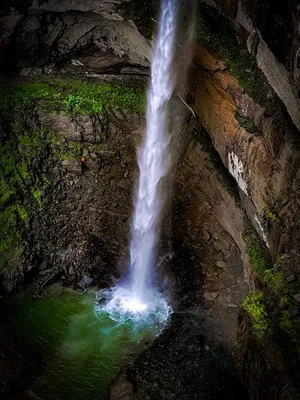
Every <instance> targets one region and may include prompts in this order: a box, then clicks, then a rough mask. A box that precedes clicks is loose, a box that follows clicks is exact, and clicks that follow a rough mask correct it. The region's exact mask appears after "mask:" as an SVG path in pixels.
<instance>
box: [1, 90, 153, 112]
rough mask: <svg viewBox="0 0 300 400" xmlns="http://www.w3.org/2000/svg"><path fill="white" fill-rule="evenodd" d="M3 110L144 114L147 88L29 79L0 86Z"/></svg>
mask: <svg viewBox="0 0 300 400" xmlns="http://www.w3.org/2000/svg"><path fill="white" fill-rule="evenodd" d="M0 95H1V98H2V101H1V103H0V112H1V113H3V114H7V113H9V114H11V113H12V112H14V113H15V112H17V111H21V112H24V111H35V110H41V111H44V112H48V113H49V112H53V113H57V114H62V115H80V114H89V115H90V114H96V113H99V114H101V113H102V112H103V111H104V110H112V109H117V108H120V109H122V110H128V111H130V112H133V113H137V114H143V113H144V111H145V108H146V98H145V92H144V91H143V90H140V89H134V88H132V87H127V86H117V85H112V84H90V83H87V82H76V83H67V82H66V83H62V82H57V83H53V84H50V83H28V84H23V85H14V86H11V87H7V88H0Z"/></svg>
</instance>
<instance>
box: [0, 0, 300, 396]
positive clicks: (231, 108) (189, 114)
mask: <svg viewBox="0 0 300 400" xmlns="http://www.w3.org/2000/svg"><path fill="white" fill-rule="evenodd" d="M170 3H171V4H174V3H173V2H170ZM192 10H194V11H195V18H194V21H193V28H194V33H193V35H194V37H193V41H192V43H191V46H190V49H189V54H191V55H190V57H191V58H189V55H186V53H185V51H184V49H183V45H182V43H183V42H184V40H185V37H186V33H185V34H183V33H182V32H181V29H182V30H185V29H186V26H188V25H189V24H190V22H191V19H192ZM158 11H159V2H158V1H154V0H152V1H148V2H141V1H139V0H131V1H125V0H123V1H121V0H120V1H114V2H112V1H109V0H87V1H85V2H83V1H80V0H70V1H64V0H60V1H59V0H52V1H50V0H49V1H47V0H26V1H25V0H24V1H23V0H5V2H4V4H2V5H0V50H1V51H0V54H1V57H0V78H1V88H0V92H1V101H0V114H1V116H0V140H1V148H0V168H1V169H0V171H1V174H0V180H1V186H0V187H1V189H0V190H1V192H0V207H1V216H0V218H1V229H0V236H1V246H0V255H1V257H0V265H1V267H0V268H1V272H0V281H1V296H2V297H1V304H0V312H1V332H0V338H1V341H0V343H1V345H0V346H1V352H0V366H1V367H0V377H1V379H0V381H1V384H0V393H1V398H12V399H21V398H36V397H38V398H64V396H66V397H67V395H68V393H69V395H70V396H73V397H74V396H75V395H76V393H77V396H78V398H93V396H94V398H103V399H105V398H109V396H110V398H111V399H120V400H121V399H123V400H124V399H128V400H129V399H131V400H132V399H134V400H136V399H145V400H146V399H155V400H158V399H179V400H185V399H221V398H224V397H226V396H230V397H231V398H232V397H233V398H236V399H247V398H249V399H298V398H299V382H298V372H299V348H300V346H299V340H300V339H299V338H300V335H299V333H300V332H299V330H300V322H299V321H300V319H299V318H300V317H299V304H300V303H299V302H300V289H299V260H298V258H299V256H298V254H299V250H298V247H299V222H298V220H299V207H300V203H299V193H298V192H299V157H300V151H299V149H300V147H299V129H300V122H299V54H300V53H299V40H300V32H299V17H300V15H299V14H300V9H299V4H298V2H297V1H296V0H288V1H287V2H285V3H284V4H283V2H280V1H277V0H276V1H269V0H266V1H261V0H214V1H212V0H203V1H200V0H199V1H194V2H193V1H188V2H182V4H181V6H180V9H179V10H178V15H177V22H178V27H177V34H178V40H177V41H176V46H177V47H176V51H175V57H177V58H176V60H178V63H177V62H176V63H174V65H173V66H172V69H171V71H170V69H169V66H168V64H167V63H164V65H163V67H164V68H166V71H164V78H166V74H167V73H172V79H173V78H174V77H175V76H177V78H178V79H177V82H176V87H175V90H174V93H173V95H172V96H171V99H170V102H169V107H168V111H169V117H168V120H167V125H168V126H169V130H168V134H169V135H170V136H169V138H170V142H169V145H170V146H171V148H172V151H170V150H168V151H167V154H168V156H170V157H171V159H170V160H167V157H166V156H164V161H165V162H171V163H173V165H174V168H173V170H172V172H171V174H170V175H168V176H167V178H166V179H165V181H164V180H162V184H164V183H165V182H166V184H167V180H168V179H170V180H171V181H172V182H173V187H172V188H171V187H168V193H170V198H169V199H166V202H165V204H164V205H165V207H164V210H163V211H162V212H161V215H160V216H161V221H162V223H161V230H160V234H161V235H160V240H159V241H158V243H157V262H156V263H155V271H154V273H155V276H156V277H158V281H159V284H158V286H159V287H158V290H159V291H160V292H163V293H165V296H166V298H167V299H168V301H169V304H170V306H171V307H172V309H173V313H172V315H171V316H170V319H169V322H168V325H167V326H166V327H165V329H164V330H163V331H162V332H161V334H160V335H159V336H157V337H155V336H156V334H157V333H158V331H159V332H160V329H159V327H156V326H154V328H155V329H154V330H151V329H150V330H149V329H148V328H149V327H147V326H146V327H145V326H144V327H143V329H141V330H139V331H134V329H132V325H130V324H131V322H130V321H127V322H126V323H125V325H122V326H121V325H119V326H117V327H115V325H112V324H111V322H110V321H109V320H107V319H105V318H104V319H102V320H101V318H102V316H103V314H101V313H102V310H103V307H105V305H106V304H107V303H106V302H105V301H106V298H105V295H104V294H103V293H111V292H110V288H116V287H118V285H120V282H122V278H124V276H126V275H127V271H128V266H129V265H130V246H131V245H130V241H131V237H132V238H133V236H132V233H133V232H132V230H131V227H132V225H131V221H132V216H133V215H134V209H133V200H132V199H135V193H137V192H136V190H137V187H136V185H137V182H138V179H139V172H138V171H139V168H138V165H137V160H136V158H137V157H136V150H137V148H138V147H139V146H140V144H141V143H145V142H144V140H145V135H146V131H147V129H149V125H148V124H147V123H146V119H145V115H146V103H147V101H146V95H145V93H146V89H147V87H148V85H149V82H150V80H151V77H150V75H151V71H150V68H151V63H152V66H153V64H154V52H153V51H154V49H155V46H154V43H155V36H154V35H155V32H156V27H157V25H158V19H157V18H158ZM185 32H186V31H185ZM181 68H182V69H181ZM182 70H184V72H178V71H182ZM159 72H163V69H160V68H159ZM185 76H186V79H185ZM172 84H175V83H174V82H173V81H172ZM160 89H161V91H160V92H159V93H160V94H163V86H162V85H161V84H160ZM167 97H168V96H167ZM148 104H149V96H148ZM148 119H149V118H148ZM147 125H148V126H147ZM147 134H148V132H147ZM160 149H161V150H162V147H160ZM141 154H142V153H141ZM139 162H141V159H140V160H139ZM140 168H141V165H140ZM146 175H147V176H148V174H146ZM141 176H142V174H141ZM159 190H161V193H166V188H165V187H164V186H162V188H159ZM147 199H150V198H149V196H147ZM131 243H132V245H133V243H134V239H132V242H131ZM146 245H147V246H149V245H150V240H149V241H147V242H146ZM136 247H139V246H136ZM150 247H151V246H150ZM143 255H145V253H144V252H143ZM154 279H155V278H154ZM156 284H157V282H155V285H156ZM99 290H100V294H98V301H97V304H96V306H95V308H94V301H95V296H96V293H98V291H99ZM101 293H102V294H103V295H102V294H101ZM142 294H144V291H143V293H142ZM102 296H103V297H102ZM142 304H144V301H143V302H142ZM145 304H146V303H145ZM88 310H90V313H89V311H88ZM94 311H95V312H94ZM97 312H98V313H97ZM99 318H100V320H101V321H100V322H99ZM156 328H158V331H156ZM96 332H98V333H99V332H101V334H99V335H98V334H96ZM101 335H102V336H101ZM100 336H101V337H100ZM154 337H155V338H154ZM45 344H46V345H45ZM122 346H123V347H122ZM45 348H46V349H47V350H46V351H45V350H44V349H45ZM97 348H99V349H100V348H101V352H100V351H99V354H98V353H97ZM58 349H59V350H58ZM126 352H127V353H126ZM125 353H126V354H125ZM79 354H80V357H78V355H79ZM49 355H50V356H51V357H52V358H51V357H50V358H51V362H50V361H49V359H50V358H49ZM123 356H124V357H123ZM79 358H80V360H81V361H80V367H79V364H76V362H75V364H72V363H69V364H68V365H74V366H75V367H74V368H73V367H70V369H69V371H71V372H70V375H68V374H67V375H65V376H69V377H71V381H67V380H66V381H64V380H62V381H61V387H63V389H64V390H65V395H62V394H61V392H55V390H56V389H55V385H54V384H51V385H50V384H49V385H47V384H45V382H47V379H48V378H49V376H50V375H51V374H49V371H50V372H51V371H52V372H54V375H52V376H55V373H56V374H57V375H59V376H60V375H61V376H62V375H63V374H62V370H63V369H64V367H63V368H61V366H62V365H63V364H62V363H61V360H62V359H63V360H65V359H68V360H79ZM103 360H109V361H108V363H107V364H106V365H107V367H105V368H103V369H101V368H102V367H101V365H102V364H101V363H102V362H103ZM76 365H77V372H78V373H74V370H76ZM72 371H73V372H72ZM103 371H106V372H107V380H106V381H105V379H106V378H104V375H105V373H106V372H105V373H104V372H103ZM52 372H51V373H52ZM68 373H69V372H68ZM72 374H73V375H72ZM114 376H115V378H114V380H113V382H112V383H111V380H112V378H113V377H114ZM72 377H73V378H74V380H72V379H73V378H72ZM91 377H92V378H91ZM45 379H46V380H45ZM51 379H52V378H51ZM89 379H90V380H89ZM104 381H105V382H104ZM48 382H51V380H50V381H49V380H48ZM52 382H56V380H55V379H54V381H52ZM57 382H58V380H57ZM57 382H56V383H57ZM68 382H69V383H68ZM70 382H71V383H70ZM74 382H77V386H76V384H75V383H74ZM78 382H79V383H78ZM80 382H81V383H80ZM87 382H89V383H87ZM101 382H102V383H101ZM110 383H111V386H110V394H109V393H108V390H109V385H110ZM39 385H40V387H42V388H43V390H42V392H39V394H37V393H38V391H36V389H37V387H38V386H39ZM97 385H99V386H97ZM50 386H51V387H52V390H48V387H50ZM58 386H59V385H57V387H58ZM92 386H94V389H91V387H92ZM44 389H45V390H44ZM59 393H60V394H59ZM26 396H27V397H26ZM35 396H36V397H35ZM51 396H52V397H51ZM55 396H56V397H55ZM74 398H75V397H74Z"/></svg>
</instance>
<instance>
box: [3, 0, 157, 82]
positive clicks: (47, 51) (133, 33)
mask: <svg viewBox="0 0 300 400" xmlns="http://www.w3.org/2000/svg"><path fill="white" fill-rule="evenodd" d="M0 33H1V34H0V36H1V42H0V49H1V57H2V58H1V60H0V68H1V69H2V71H3V72H4V73H5V74H7V73H11V72H12V71H19V73H20V75H21V76H25V77H28V76H32V77H34V76H38V75H42V74H46V75H50V76H51V75H53V74H55V73H56V74H64V75H66V74H67V73H69V74H70V73H71V74H72V75H75V76H85V77H87V76H90V77H93V78H95V77H97V75H99V74H100V75H101V74H116V73H117V74H120V75H125V76H127V75H132V74H136V75H141V76H143V75H147V74H148V67H149V61H150V47H149V44H148V42H147V40H146V39H145V38H144V37H143V36H142V35H141V34H140V33H139V32H138V30H137V29H136V27H135V26H134V25H133V24H131V23H130V22H128V21H123V20H122V18H121V17H120V16H118V15H117V14H115V13H114V11H113V5H112V3H111V2H108V1H96V0H95V1H90V2H88V3H86V2H85V3H84V4H83V2H81V1H72V2H67V1H66V2H50V1H49V2H48V1H46V2H45V1H41V2H40V1H33V2H32V5H31V7H29V8H28V9H26V12H25V13H22V12H20V11H19V12H17V13H15V14H12V15H9V16H7V15H5V16H2V17H0Z"/></svg>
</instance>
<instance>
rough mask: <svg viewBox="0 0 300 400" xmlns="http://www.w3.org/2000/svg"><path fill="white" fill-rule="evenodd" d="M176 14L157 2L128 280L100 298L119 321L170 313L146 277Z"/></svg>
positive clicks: (154, 236)
mask: <svg viewBox="0 0 300 400" xmlns="http://www.w3.org/2000/svg"><path fill="white" fill-rule="evenodd" d="M177 13H178V4H177V0H162V4H161V13H160V20H159V25H158V33H157V39H156V43H155V48H154V54H153V58H152V66H151V83H150V87H149V90H148V95H147V134H146V138H145V141H144V143H143V145H142V147H141V149H140V151H139V155H138V164H139V169H140V177H139V186H138V190H137V195H136V201H135V213H134V217H133V223H132V230H131V232H132V240H131V245H130V273H129V282H130V283H129V284H128V285H127V286H125V287H124V286H123V287H117V288H115V289H112V291H111V293H110V294H109V295H106V296H105V297H106V298H110V300H109V301H108V303H107V304H106V305H105V306H104V308H103V306H102V309H103V310H106V311H107V312H109V313H110V315H113V316H115V318H116V319H119V320H120V319H122V318H123V317H124V314H125V315H131V316H132V318H134V319H136V318H142V315H147V317H148V318H150V320H152V318H151V316H153V322H155V320H157V317H155V318H154V315H157V316H158V320H160V319H163V320H167V319H168V317H169V315H170V312H171V307H170V306H168V304H167V302H166V300H165V299H164V298H163V297H162V296H161V294H160V293H159V292H158V291H157V290H156V289H155V288H154V287H153V282H152V278H153V272H154V267H155V262H156V259H157V244H158V241H159V238H160V224H161V214H162V210H163V206H164V198H163V197H164V196H162V195H161V182H162V178H163V177H165V176H166V175H167V173H168V171H169V168H170V159H169V154H168V146H169V139H168V135H167V134H166V124H167V116H168V112H167V107H168V101H169V99H170V97H171V96H172V93H173V91H174V88H175V79H174V76H173V73H172V70H173V68H172V63H173V58H174V51H175V38H176V30H177V26H176V24H177ZM100 308H101V306H100ZM160 322H162V321H160Z"/></svg>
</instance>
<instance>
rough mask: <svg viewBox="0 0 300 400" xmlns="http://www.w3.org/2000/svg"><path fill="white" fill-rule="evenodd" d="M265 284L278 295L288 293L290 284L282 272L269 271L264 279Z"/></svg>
mask: <svg viewBox="0 0 300 400" xmlns="http://www.w3.org/2000/svg"><path fill="white" fill-rule="evenodd" d="M263 280H264V282H265V284H266V285H267V286H268V287H269V288H270V289H272V290H273V291H274V292H276V293H286V292H288V284H287V282H286V279H285V277H284V274H283V272H282V271H274V270H273V269H268V270H266V271H265V273H264V278H263Z"/></svg>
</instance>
